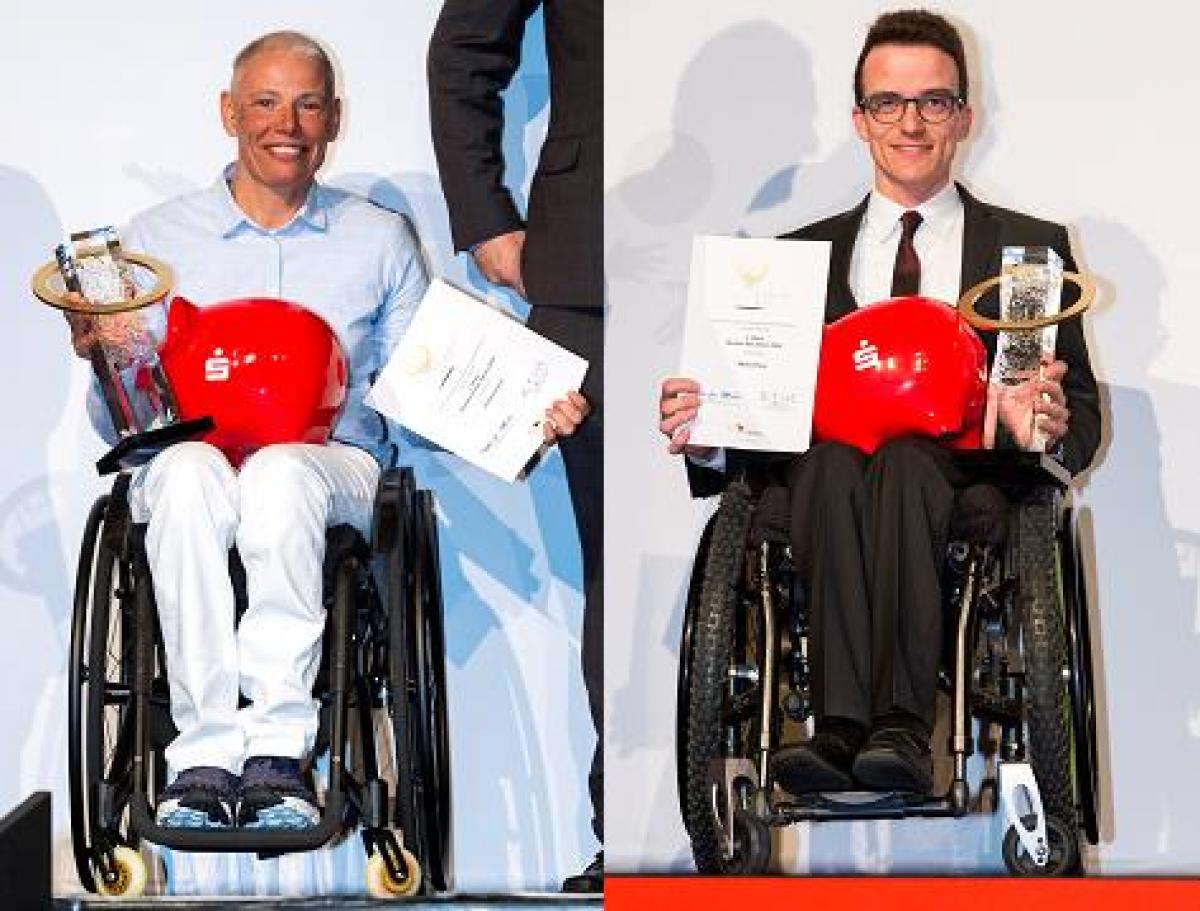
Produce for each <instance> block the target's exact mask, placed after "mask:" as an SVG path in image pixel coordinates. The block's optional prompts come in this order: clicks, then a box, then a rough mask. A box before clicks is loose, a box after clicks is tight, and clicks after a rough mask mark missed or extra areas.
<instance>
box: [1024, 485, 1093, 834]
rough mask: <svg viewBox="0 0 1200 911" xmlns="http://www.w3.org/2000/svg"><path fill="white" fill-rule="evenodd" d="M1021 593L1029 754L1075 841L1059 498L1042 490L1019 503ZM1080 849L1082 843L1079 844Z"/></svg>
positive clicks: (1047, 802) (1046, 799)
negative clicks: (1059, 555)
mask: <svg viewBox="0 0 1200 911" xmlns="http://www.w3.org/2000/svg"><path fill="white" fill-rule="evenodd" d="M1016 512H1017V520H1016V524H1017V529H1016V532H1017V534H1016V535H1015V540H1016V554H1015V557H1016V569H1017V580H1018V586H1017V596H1018V603H1019V604H1020V606H1021V619H1022V642H1023V645H1024V662H1025V708H1026V722H1027V728H1028V747H1029V759H1030V763H1031V765H1032V766H1033V774H1034V776H1035V777H1036V779H1037V783H1038V791H1039V792H1040V794H1041V798H1042V805H1043V807H1044V809H1045V813H1046V815H1047V816H1048V817H1054V818H1055V819H1056V820H1057V821H1058V822H1059V823H1060V824H1061V825H1062V826H1063V828H1064V834H1065V833H1069V835H1067V836H1066V837H1068V838H1069V839H1070V840H1071V841H1075V840H1076V838H1077V835H1076V828H1077V825H1076V813H1075V799H1074V793H1073V781H1072V775H1071V736H1072V731H1071V710H1070V703H1069V701H1068V694H1067V685H1066V680H1065V678H1064V671H1066V670H1067V668H1068V664H1067V641H1066V629H1065V624H1064V622H1063V607H1062V604H1061V603H1060V600H1059V590H1058V577H1057V529H1056V523H1055V502H1054V498H1053V495H1052V494H1051V493H1050V492H1048V491H1047V492H1045V493H1044V494H1043V493H1037V494H1034V495H1032V496H1031V498H1030V499H1029V500H1027V501H1026V502H1024V503H1022V504H1021V505H1020V507H1019V508H1018V509H1017V511H1016ZM1075 850H1076V854H1077V853H1078V849H1077V848H1076V849H1075Z"/></svg>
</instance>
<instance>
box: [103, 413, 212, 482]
mask: <svg viewBox="0 0 1200 911" xmlns="http://www.w3.org/2000/svg"><path fill="white" fill-rule="evenodd" d="M215 426H216V425H215V424H214V423H213V419H212V418H196V419H195V420H191V421H179V422H177V423H175V424H168V425H167V426H165V427H157V428H155V429H154V430H143V431H142V432H141V433H135V434H131V435H130V436H127V437H124V438H123V439H122V440H121V442H119V443H117V445H116V446H114V447H113V448H112V449H110V450H109V451H108V452H107V453H106V454H105V455H104V456H103V457H102V458H101V459H100V461H98V462H97V463H96V471H97V472H98V473H99V474H101V475H106V474H112V473H113V472H116V471H121V470H122V469H124V468H137V467H138V466H139V465H145V464H146V463H147V462H149V461H150V460H151V459H152V458H154V457H155V456H156V455H158V454H159V453H160V452H162V451H163V450H164V449H166V448H167V447H168V446H173V445H174V444H175V443H182V442H184V441H185V440H194V439H196V438H197V437H201V436H203V435H204V434H206V433H208V432H209V431H210V430H212V429H213V428H214V427H215Z"/></svg>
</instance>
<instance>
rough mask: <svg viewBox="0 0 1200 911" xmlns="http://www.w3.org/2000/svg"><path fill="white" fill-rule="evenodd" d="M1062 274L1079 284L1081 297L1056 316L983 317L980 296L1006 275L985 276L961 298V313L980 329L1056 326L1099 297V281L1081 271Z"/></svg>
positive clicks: (1066, 278) (1016, 330) (1011, 330)
mask: <svg viewBox="0 0 1200 911" xmlns="http://www.w3.org/2000/svg"><path fill="white" fill-rule="evenodd" d="M1062 277H1063V281H1069V282H1071V283H1073V284H1075V285H1076V286H1078V288H1079V300H1077V301H1076V302H1075V303H1074V304H1072V305H1071V306H1070V307H1068V308H1067V309H1066V310H1064V311H1062V312H1061V313H1056V314H1054V315H1053V316H1035V317H1034V318H1033V319H1022V320H1013V319H1008V320H1001V319H989V318H988V317H986V316H981V315H980V314H979V313H978V312H977V311H976V310H975V305H976V304H978V303H979V299H980V298H981V297H983V296H984V295H985V294H987V292H988V291H990V290H991V289H992V288H993V287H995V286H996V285H998V284H1000V282H1002V281H1004V276H1002V275H997V276H995V277H994V278H988V279H984V280H983V281H981V282H980V283H979V284H978V285H975V287H973V288H970V289H969V290H967V291H966V293H964V294H963V296H962V297H960V298H959V299H958V305H957V306H958V312H959V313H961V314H962V316H963V319H965V320H966V321H967V322H968V323H970V324H971V325H972V326H974V327H975V328H976V329H983V330H985V331H996V330H1000V331H1003V332H1023V331H1028V330H1031V329H1043V328H1045V327H1046V326H1054V325H1056V324H1058V323H1061V322H1062V321H1063V320H1067V319H1070V318H1071V317H1073V316H1078V315H1079V314H1080V313H1082V312H1083V311H1084V310H1086V309H1087V308H1088V307H1090V306H1091V305H1092V304H1093V302H1095V300H1096V282H1095V281H1094V280H1093V279H1091V278H1089V277H1088V276H1086V275H1080V274H1079V273H1078V272H1064V273H1063V274H1062Z"/></svg>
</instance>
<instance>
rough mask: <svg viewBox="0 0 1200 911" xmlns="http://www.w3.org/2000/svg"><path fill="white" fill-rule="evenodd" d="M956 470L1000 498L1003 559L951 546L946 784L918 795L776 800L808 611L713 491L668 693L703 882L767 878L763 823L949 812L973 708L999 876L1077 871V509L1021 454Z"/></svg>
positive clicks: (1091, 707) (797, 709) (796, 587)
mask: <svg viewBox="0 0 1200 911" xmlns="http://www.w3.org/2000/svg"><path fill="white" fill-rule="evenodd" d="M957 460H958V464H959V465H960V467H962V468H963V469H964V471H965V473H966V475H967V477H968V478H969V480H970V482H971V483H972V484H975V483H980V484H988V485H992V486H994V487H997V488H999V489H1000V490H1001V491H1002V492H1003V493H1004V494H1005V496H1006V498H1007V500H1008V503H1009V507H1008V515H1007V517H1006V522H1007V525H1008V529H1007V539H1008V540H1007V550H1006V553H1004V554H1000V553H998V552H997V550H998V548H997V546H996V545H995V544H994V543H988V542H978V541H971V542H962V543H956V544H954V545H953V546H952V547H951V561H952V562H953V563H954V564H956V565H955V566H952V578H953V581H954V585H953V586H952V590H951V596H952V597H953V598H954V599H955V600H956V601H958V605H957V614H956V615H955V614H948V616H947V624H948V625H952V626H953V628H954V636H953V653H954V657H953V660H952V662H951V667H952V672H953V676H952V680H950V681H945V680H943V683H947V682H948V683H949V684H950V687H949V688H950V691H951V692H950V696H951V700H950V701H951V730H950V743H949V747H950V754H951V756H952V757H953V779H952V781H951V783H950V785H949V787H948V789H947V790H946V792H945V793H944V794H940V795H937V796H933V797H929V796H926V795H917V794H910V793H904V792H889V793H879V792H862V791H852V792H830V793H814V794H805V795H798V796H793V795H786V796H782V793H781V792H780V793H779V794H777V792H776V790H775V788H774V782H773V780H772V777H771V769H770V755H771V753H772V752H773V750H774V749H775V748H776V746H777V745H778V743H779V740H780V734H781V728H782V724H783V721H782V718H781V716H786V717H788V718H790V719H791V720H792V721H793V722H801V721H807V720H808V719H809V718H810V716H811V714H812V703H811V682H810V679H809V662H808V651H807V649H808V641H807V635H808V622H807V613H806V609H805V608H804V607H803V605H802V601H803V592H802V586H801V585H800V583H799V580H798V579H797V578H796V574H795V571H794V569H793V568H791V567H790V565H789V562H790V561H789V557H788V553H787V550H788V548H787V547H786V544H785V543H784V541H781V540H778V539H775V540H772V539H770V538H769V537H768V539H766V540H763V541H761V542H757V543H755V542H751V541H750V531H751V521H752V513H753V509H754V503H753V497H752V494H751V491H750V487H749V485H748V484H747V483H746V482H745V481H744V480H743V481H735V482H733V483H732V484H731V485H730V486H729V487H727V488H726V490H725V492H724V494H722V497H721V501H720V506H719V508H718V510H717V512H716V514H715V515H714V516H713V517H712V518H711V519H710V521H709V523H708V525H707V526H706V528H705V530H704V533H703V535H702V537H701V542H700V547H699V551H698V553H697V557H696V562H695V565H694V568H693V572H692V577H691V580H690V583H689V590H688V600H687V608H686V613H685V618H684V624H683V633H682V643H681V650H680V663H679V677H678V693H677V696H678V702H677V715H676V719H677V720H676V761H677V784H678V791H679V798H680V811H681V814H682V816H683V819H684V822H685V827H686V828H687V831H688V834H689V837H690V839H691V841H692V850H693V855H694V858H695V861H696V866H697V868H698V869H699V871H700V872H702V873H726V874H758V873H762V872H764V871H765V870H766V869H767V868H768V866H769V864H770V860H771V838H770V831H769V829H770V827H771V826H781V825H787V824H790V823H793V822H799V821H804V820H818V821H819V820H829V819H901V818H906V817H943V816H953V817H958V816H962V815H964V814H965V813H967V811H968V809H969V807H970V804H971V789H970V785H969V783H968V782H967V777H966V761H967V757H968V756H969V755H970V754H971V753H972V752H973V749H974V743H973V738H972V736H971V727H970V724H971V720H970V719H971V716H972V715H973V716H975V717H977V718H979V719H980V720H981V721H982V722H984V723H986V724H989V725H995V726H998V727H999V728H1000V730H1001V732H1002V733H1001V736H1000V738H999V741H998V744H997V746H998V756H999V759H1000V760H1001V761H1000V767H999V778H1000V782H999V785H998V787H999V789H1000V791H1001V792H1002V793H1001V794H1000V796H1001V797H1002V798H1003V799H1004V800H1003V802H1004V803H1005V804H1006V808H1007V807H1008V806H1016V807H1018V809H1016V810H1012V811H1010V812H1008V814H1007V815H1008V817H1009V822H1010V826H1009V828H1008V830H1007V832H1006V835H1005V838H1004V844H1003V847H1002V854H1003V858H1004V861H1005V864H1006V866H1007V867H1008V869H1009V870H1010V871H1011V872H1013V873H1015V874H1023V875H1046V874H1066V873H1076V872H1081V862H1080V851H1079V841H1080V836H1081V835H1082V836H1083V837H1084V838H1086V839H1087V841H1088V842H1089V843H1092V844H1095V843H1097V842H1098V841H1099V800H1098V794H1099V782H1098V774H1097V738H1096V707H1095V698H1094V693H1093V684H1092V668H1091V652H1090V633H1089V629H1088V611H1087V600H1086V589H1085V586H1084V574H1083V565H1082V561H1081V560H1080V555H1079V542H1078V538H1077V534H1076V517H1075V515H1074V514H1073V512H1072V510H1071V509H1070V508H1069V507H1067V506H1066V505H1065V495H1066V491H1067V488H1068V485H1069V483H1070V478H1069V476H1068V474H1067V472H1066V471H1065V470H1064V469H1063V468H1062V466H1061V465H1059V464H1058V463H1057V462H1056V461H1054V460H1053V459H1051V458H1050V457H1048V456H1044V455H1038V454H1034V453H1003V454H998V453H991V452H978V453H969V454H967V453H965V454H960V455H959V456H958V459H957ZM944 589H945V587H944ZM777 601H782V602H785V604H784V607H783V608H780V607H779V606H778V605H777ZM780 620H782V621H783V625H784V627H785V629H783V630H780V629H778V628H777V627H778V626H779V625H780ZM1006 624H1007V625H1006ZM784 633H786V636H785V635H784ZM1068 716H1069V717H1068ZM1006 771H1007V773H1008V774H1007V775H1006ZM1006 777H1007V779H1008V780H1007V781H1006V780H1005V779H1006ZM1035 781H1036V784H1035ZM988 784H989V783H988V782H985V783H984V785H983V786H981V788H980V792H981V794H982V792H983V791H985V790H987V788H988ZM991 784H992V786H993V787H996V783H995V782H991ZM1039 796H1040V799H1039ZM1022 804H1024V806H1021V805H1022ZM1039 839H1040V840H1039Z"/></svg>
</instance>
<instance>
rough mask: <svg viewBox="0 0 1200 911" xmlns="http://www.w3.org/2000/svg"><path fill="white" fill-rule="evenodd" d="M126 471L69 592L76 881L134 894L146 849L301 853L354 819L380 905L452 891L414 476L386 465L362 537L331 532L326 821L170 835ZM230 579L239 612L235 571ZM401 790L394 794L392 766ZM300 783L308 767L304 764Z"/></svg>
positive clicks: (162, 739)
mask: <svg viewBox="0 0 1200 911" xmlns="http://www.w3.org/2000/svg"><path fill="white" fill-rule="evenodd" d="M130 477H131V475H130V474H129V472H123V473H121V474H120V475H118V477H117V480H116V482H115V484H114V487H113V489H112V492H111V494H109V495H105V496H102V497H100V498H99V499H98V500H97V501H96V503H95V505H94V506H93V507H92V510H91V513H90V515H89V516H88V520H87V524H86V526H85V530H84V534H83V543H82V548H81V554H80V559H79V568H78V574H77V577H76V582H75V598H74V613H73V618H72V626H71V654H70V669H69V674H70V679H69V686H70V692H69V725H70V728H69V743H68V747H69V770H68V775H69V777H70V808H71V837H72V843H73V848H74V854H75V863H76V867H77V870H78V873H79V878H80V881H81V882H82V884H83V886H84V887H85V888H86V889H88V890H89V891H92V892H99V893H101V894H102V895H105V896H110V897H118V896H133V895H136V894H139V893H140V891H141V890H142V889H143V888H144V887H145V884H146V881H147V877H148V871H147V868H146V864H145V862H144V860H143V859H142V855H141V854H140V853H139V852H138V850H137V846H138V843H139V839H145V840H147V841H150V842H155V843H157V844H161V845H164V846H166V847H170V848H174V849H179V850H186V851H253V852H257V853H258V855H259V856H260V857H271V856H277V855H279V854H283V853H286V852H291V851H303V850H310V849H313V848H316V847H319V846H321V845H323V844H326V843H328V842H330V841H331V840H334V839H337V838H340V837H342V836H344V835H345V834H347V833H349V832H350V831H352V830H353V829H354V828H355V826H361V834H362V839H363V844H364V847H365V849H366V852H367V855H368V859H367V889H368V891H369V892H370V893H371V894H372V895H374V896H376V897H401V896H408V895H414V894H419V893H431V892H446V891H449V890H450V889H451V887H452V877H453V869H452V863H453V861H452V855H451V832H450V824H451V815H450V810H451V807H450V753H449V740H448V735H447V720H446V678H445V657H444V655H445V648H444V633H443V617H442V596H441V589H440V572H439V567H438V543H437V525H436V519H435V516H434V504H433V497H432V494H431V493H430V492H429V491H425V490H418V489H417V488H416V484H415V482H414V479H413V475H412V472H411V471H410V470H408V469H399V470H398V469H393V470H390V471H386V472H384V474H383V476H382V477H381V479H380V482H379V486H378V489H377V494H376V499H375V505H374V516H373V519H372V528H371V534H370V541H366V540H364V539H363V537H362V536H361V535H359V534H358V533H357V532H356V531H354V530H353V529H352V528H350V527H349V526H338V527H335V528H332V529H330V530H329V532H328V534H327V537H326V555H325V567H324V571H325V595H324V597H325V604H326V608H327V619H326V629H325V637H324V645H323V654H322V659H321V667H320V671H319V673H318V677H317V682H316V685H315V687H314V696H315V697H316V698H317V699H319V700H320V704H321V714H320V719H321V721H320V730H319V732H318V735H317V746H316V749H315V750H314V756H317V755H322V754H323V753H325V752H326V751H327V753H328V774H327V784H326V787H325V791H324V800H323V802H324V810H323V813H322V817H321V820H320V823H319V824H318V825H317V826H316V827H314V828H312V829H307V830H300V831H271V832H268V831H262V830H258V831H254V830H237V829H230V830H202V829H172V828H163V827H160V826H158V825H157V824H156V823H155V820H154V807H155V805H156V802H157V795H158V792H159V790H160V789H161V788H162V787H163V786H164V785H165V783H166V782H165V777H166V763H165V759H164V758H163V749H164V748H165V747H166V745H167V744H168V743H169V742H170V740H171V739H172V738H173V737H174V736H175V733H176V732H175V729H174V726H173V723H172V721H171V714H170V700H169V693H168V688H167V680H166V675H165V659H164V653H163V647H162V641H161V634H160V632H159V630H158V621H157V613H156V611H155V606H154V594H153V586H152V584H151V579H150V574H149V568H148V566H147V563H146V555H145V550H144V544H143V539H144V534H145V528H144V526H138V525H135V524H134V523H133V522H132V521H131V518H130V513H129V507H128V503H127V496H126V495H127V491H128V487H129V481H130ZM230 571H231V575H232V578H233V582H234V589H235V593H236V598H237V601H238V604H239V609H244V607H245V575H244V570H243V569H242V567H241V563H240V560H239V559H238V557H237V554H236V552H231V554H230ZM389 767H390V769H391V770H392V771H393V776H392V777H393V778H394V781H395V793H394V794H393V795H391V796H389V783H388V778H387V776H386V772H387V770H388V768H389ZM309 774H312V773H311V771H310V772H309Z"/></svg>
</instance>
